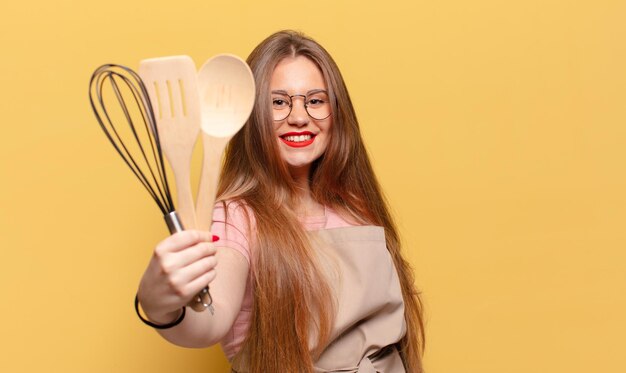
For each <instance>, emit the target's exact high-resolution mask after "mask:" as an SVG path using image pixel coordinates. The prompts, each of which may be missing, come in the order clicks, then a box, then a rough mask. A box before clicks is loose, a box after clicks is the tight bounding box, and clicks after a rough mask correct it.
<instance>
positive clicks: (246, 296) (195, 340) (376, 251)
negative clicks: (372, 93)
mask: <svg viewBox="0 0 626 373" xmlns="http://www.w3.org/2000/svg"><path fill="white" fill-rule="evenodd" d="M248 64H249V65H250V67H251V69H252V71H253V74H254V77H255V80H256V84H257V102H256V104H255V108H254V110H253V112H252V115H251V117H250V119H249V121H248V123H247V124H246V126H245V127H244V129H243V130H242V131H241V132H239V133H238V134H237V135H236V136H235V137H234V138H233V139H232V141H231V142H230V144H229V147H228V149H227V152H226V160H225V165H224V169H223V172H222V177H221V181H220V187H219V192H218V194H219V197H218V200H220V201H222V202H221V203H218V205H217V206H216V210H215V215H214V224H213V227H212V230H213V234H216V235H217V236H219V241H217V242H214V243H213V244H210V243H209V242H211V241H214V239H217V237H215V236H212V235H210V234H208V233H206V232H197V231H185V232H181V233H177V234H175V235H173V236H171V237H168V238H167V239H165V240H164V241H162V242H161V243H160V244H159V245H157V247H156V249H155V252H154V256H153V258H152V259H151V261H150V264H149V266H148V268H147V269H146V272H145V274H144V276H143V278H142V280H141V283H140V286H139V291H138V299H139V301H140V303H141V306H142V308H143V310H144V313H145V314H146V316H147V317H148V318H149V319H150V320H151V321H152V322H153V323H155V324H166V325H167V324H171V323H172V321H173V320H180V319H181V314H183V313H182V312H183V311H181V309H182V310H184V305H185V304H187V302H188V301H189V300H190V299H191V298H193V296H194V294H196V293H197V292H198V291H200V290H201V289H202V288H203V287H204V286H205V285H206V284H207V283H210V286H211V294H212V296H213V299H214V304H213V306H214V307H215V314H214V315H211V314H210V313H209V312H201V313H194V312H188V313H187V314H186V317H184V320H183V321H182V322H180V324H177V325H176V326H174V327H172V328H167V329H159V333H161V335H162V336H163V337H164V338H166V339H167V340H169V341H171V342H173V343H175V344H178V345H181V346H188V347H204V346H210V345H212V344H215V343H217V342H221V343H222V346H223V348H224V351H225V352H226V354H227V356H228V357H229V359H230V360H231V361H232V363H233V370H234V371H240V372H244V371H245V372H264V373H267V372H313V371H336V370H341V371H359V372H374V371H376V370H378V371H382V372H403V371H405V370H406V371H408V372H421V371H422V368H421V352H422V348H423V339H424V334H423V325H422V317H421V304H420V300H419V296H418V293H417V291H416V289H415V287H414V284H413V275H412V272H411V269H410V267H409V265H408V263H407V262H406V261H405V260H404V259H403V257H402V255H401V253H400V244H399V239H398V235H397V232H396V228H395V226H394V223H393V221H392V219H391V216H390V214H389V211H388V208H387V206H386V203H385V201H384V198H383V197H382V193H381V191H380V187H379V185H378V182H377V181H376V178H375V176H374V173H373V170H372V167H371V165H370V162H369V159H368V156H367V153H366V151H365V148H364V145H363V141H362V139H361V135H360V131H359V126H358V122H357V120H356V115H355V113H354V109H353V107H352V103H351V101H350V97H349V95H348V91H347V89H346V86H345V84H344V82H343V78H342V77H341V74H340V72H339V69H338V68H337V66H336V65H335V63H334V61H333V59H332V58H331V57H330V55H329V54H328V53H327V52H326V51H325V50H324V49H323V48H322V47H321V46H320V45H319V44H317V43H316V42H315V41H313V40H312V39H310V38H307V37H306V36H304V35H302V34H300V33H297V32H293V31H282V32H278V33H275V34H273V35H271V36H270V37H268V38H267V39H266V40H264V41H263V42H261V44H260V45H259V46H257V47H256V49H255V50H254V51H253V52H252V53H251V55H250V56H249V58H248ZM218 263H219V264H218ZM217 272H219V276H216V273H217ZM183 315H184V314H183Z"/></svg>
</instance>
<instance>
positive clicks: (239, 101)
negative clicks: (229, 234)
mask: <svg viewBox="0 0 626 373" xmlns="http://www.w3.org/2000/svg"><path fill="white" fill-rule="evenodd" d="M198 89H199V93H200V109H201V113H202V125H201V128H202V144H203V148H204V156H203V162H202V172H201V176H200V186H199V188H198V197H197V199H196V216H197V221H198V228H199V229H202V230H209V229H210V228H211V223H212V216H213V205H214V204H215V197H216V192H217V183H218V178H219V174H220V171H221V160H222V154H223V153H224V148H225V147H226V144H227V143H228V141H230V139H231V138H232V137H233V136H234V135H235V134H236V133H237V132H238V131H239V130H240V129H241V128H242V127H243V125H244V124H245V123H246V121H247V120H248V117H249V116H250V113H251V112H252V107H253V105H254V98H255V84H254V77H253V76H252V71H250V68H249V67H248V64H247V63H246V62H245V61H244V60H242V59H241V58H239V57H237V56H234V55H230V54H220V55H217V56H215V57H213V58H211V59H210V60H208V61H207V62H206V63H205V64H204V65H203V66H202V67H201V68H200V71H199V72H198Z"/></svg>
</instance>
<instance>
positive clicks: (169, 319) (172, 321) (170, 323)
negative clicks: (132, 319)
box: [135, 295, 185, 329]
mask: <svg viewBox="0 0 626 373" xmlns="http://www.w3.org/2000/svg"><path fill="white" fill-rule="evenodd" d="M135 311H136V312H137V316H139V319H140V320H141V321H142V322H143V323H144V324H146V325H149V326H151V327H153V328H155V329H169V328H173V327H175V326H176V325H178V324H180V323H181V322H182V321H183V319H184V318H185V307H182V308H181V309H180V310H176V311H173V312H169V313H167V314H165V315H162V316H156V317H155V316H154V315H153V316H147V314H145V312H144V315H146V316H142V312H141V311H140V307H139V298H138V296H137V295H135Z"/></svg>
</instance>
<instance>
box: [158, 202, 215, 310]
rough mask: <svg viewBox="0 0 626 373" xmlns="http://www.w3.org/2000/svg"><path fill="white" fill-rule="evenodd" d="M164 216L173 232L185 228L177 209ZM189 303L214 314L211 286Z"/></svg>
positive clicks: (193, 308) (194, 307)
mask: <svg viewBox="0 0 626 373" xmlns="http://www.w3.org/2000/svg"><path fill="white" fill-rule="evenodd" d="M163 218H164V219H165V223H166V224H167V228H168V229H169V230H170V233H171V234H174V233H176V232H180V231H183V230H185V228H184V227H183V223H182V222H181V221H180V218H179V217H178V214H177V213H176V211H172V212H170V213H168V214H167V215H165V216H163ZM187 305H188V306H189V307H191V309H192V310H194V311H196V312H202V311H204V310H206V309H208V310H209V311H211V314H213V312H214V310H213V298H211V293H209V286H208V285H207V286H206V287H205V288H204V289H202V291H200V293H198V295H196V296H195V298H194V299H193V300H191V301H190V302H189V304H187Z"/></svg>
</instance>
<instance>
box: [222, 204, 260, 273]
mask: <svg viewBox="0 0 626 373" xmlns="http://www.w3.org/2000/svg"><path fill="white" fill-rule="evenodd" d="M252 219H253V216H252V212H251V211H249V209H248V208H246V207H245V206H244V205H242V204H241V203H239V202H226V207H224V203H222V202H218V203H217V204H216V205H215V207H214V209H213V225H211V233H212V234H214V235H216V236H218V237H219V238H220V239H219V241H217V242H215V243H214V244H213V245H214V246H215V247H218V248H219V247H229V248H231V249H233V250H236V251H238V252H239V253H241V254H242V255H243V256H244V257H245V258H246V260H247V261H248V264H250V246H251V245H250V242H251V238H250V235H251V232H252V230H251V227H253V225H254V224H253V220H252Z"/></svg>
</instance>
